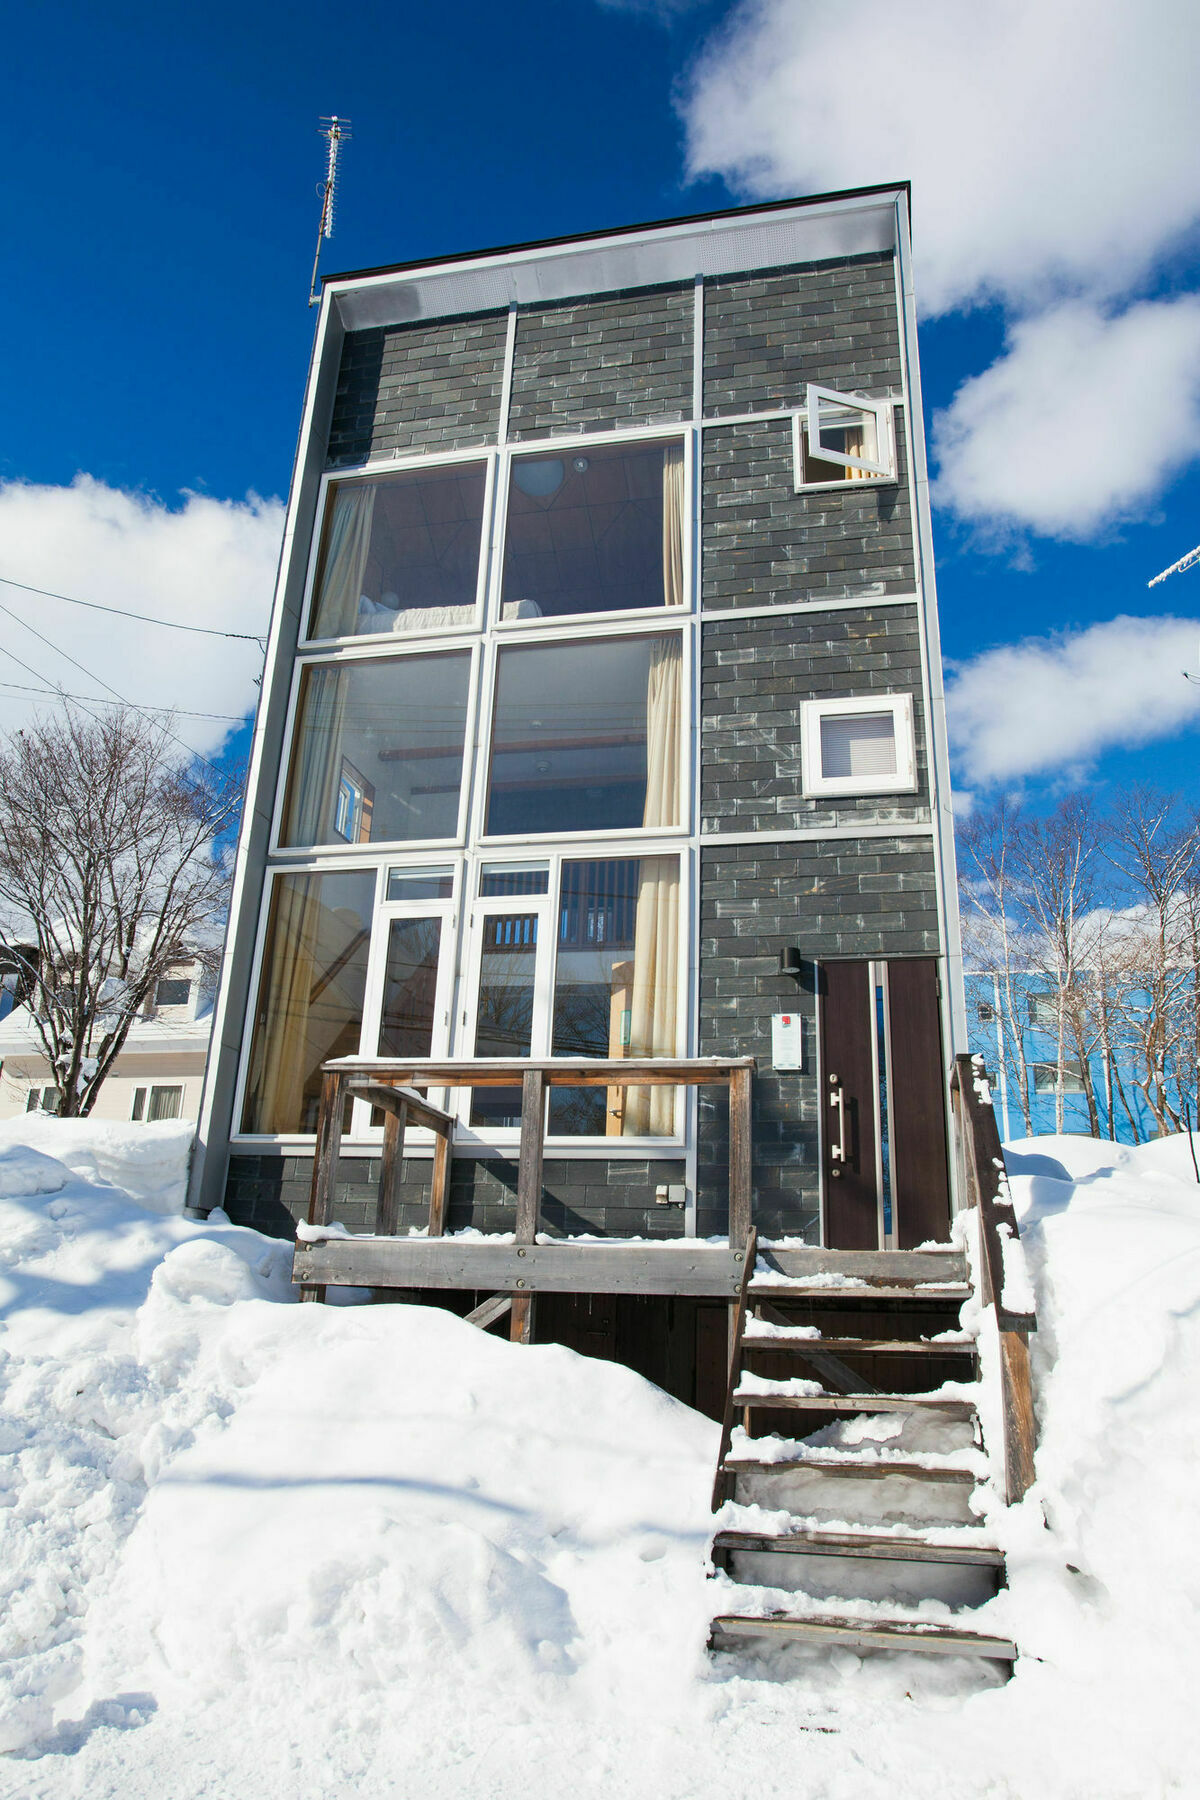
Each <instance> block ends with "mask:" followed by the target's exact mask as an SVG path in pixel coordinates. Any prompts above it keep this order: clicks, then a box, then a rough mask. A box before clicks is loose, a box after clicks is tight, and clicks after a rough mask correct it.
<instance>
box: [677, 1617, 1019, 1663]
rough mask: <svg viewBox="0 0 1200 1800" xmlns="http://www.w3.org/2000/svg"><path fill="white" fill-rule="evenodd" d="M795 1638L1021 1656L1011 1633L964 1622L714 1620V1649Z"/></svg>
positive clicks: (859, 1646) (1008, 1658)
mask: <svg viewBox="0 0 1200 1800" xmlns="http://www.w3.org/2000/svg"><path fill="white" fill-rule="evenodd" d="M754 1638H765V1639H768V1640H773V1641H775V1642H777V1643H778V1642H784V1641H789V1640H790V1641H792V1642H795V1643H806V1644H815V1645H820V1646H824V1647H827V1648H833V1647H834V1646H838V1645H844V1646H846V1647H847V1648H849V1649H852V1650H917V1651H920V1652H922V1653H924V1654H934V1655H940V1656H984V1657H990V1658H993V1659H995V1660H996V1661H997V1662H1009V1663H1011V1662H1015V1661H1016V1657H1017V1647H1016V1645H1015V1644H1014V1643H1013V1642H1012V1641H1011V1639H1009V1638H1003V1637H993V1636H991V1635H990V1634H989V1633H987V1632H982V1631H970V1630H966V1629H964V1628H963V1627H962V1626H960V1625H942V1624H933V1623H926V1622H925V1621H924V1620H910V1619H870V1620H868V1619H856V1618H853V1617H846V1618H839V1617H836V1616H834V1615H830V1614H825V1615H821V1616H819V1617H813V1616H811V1615H805V1614H803V1613H787V1612H775V1613H767V1614H764V1615H763V1616H761V1617H758V1616H755V1615H753V1614H741V1613H722V1614H720V1615H719V1616H718V1617H717V1618H715V1619H714V1620H713V1622H712V1636H711V1640H710V1641H711V1644H712V1647H713V1649H714V1650H728V1649H732V1648H733V1647H734V1646H735V1645H736V1644H738V1643H739V1642H743V1641H745V1640H748V1639H754Z"/></svg>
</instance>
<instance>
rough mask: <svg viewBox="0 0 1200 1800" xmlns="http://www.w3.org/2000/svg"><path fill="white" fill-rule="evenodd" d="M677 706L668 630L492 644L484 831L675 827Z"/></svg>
mask: <svg viewBox="0 0 1200 1800" xmlns="http://www.w3.org/2000/svg"><path fill="white" fill-rule="evenodd" d="M682 713H683V677H682V651H681V645H680V641H679V639H678V637H675V636H671V637H654V638H641V637H619V638H607V639H601V640H599V641H593V642H588V643H569V644H538V645H530V646H528V647H522V648H517V647H515V646H510V647H508V648H506V649H504V650H502V651H501V652H500V656H499V660H498V669H497V675H496V704H495V717H494V720H493V725H492V756H491V767H490V770H489V774H488V801H487V824H486V827H485V829H486V831H487V833H488V835H489V836H496V837H511V836H524V835H526V834H527V833H530V832H535V833H536V832H556V833H557V832H571V831H613V830H640V829H642V828H648V829H653V828H658V829H662V828H663V827H669V826H672V825H677V824H678V823H679V820H680V811H681V805H682V801H681V794H680V737H681V732H682V724H683V719H682Z"/></svg>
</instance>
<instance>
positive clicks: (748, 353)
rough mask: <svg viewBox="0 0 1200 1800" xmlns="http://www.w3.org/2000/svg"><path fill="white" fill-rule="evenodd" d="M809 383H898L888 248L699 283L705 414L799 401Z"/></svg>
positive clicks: (856, 387) (849, 386)
mask: <svg viewBox="0 0 1200 1800" xmlns="http://www.w3.org/2000/svg"><path fill="white" fill-rule="evenodd" d="M810 381H815V382H816V383H817V384H818V385H819V386H821V387H831V388H837V389H839V390H840V391H841V392H843V393H857V394H868V395H878V394H887V393H890V392H892V391H893V390H897V391H898V390H899V388H900V386H901V381H902V373H901V367H900V331H899V321H898V318H897V312H896V282H895V275H894V273H893V267H892V257H891V253H890V251H882V252H880V253H878V254H876V255H870V256H855V257H843V258H839V259H838V260H837V261H832V262H824V263H810V264H809V265H808V266H807V267H805V268H801V269H773V270H767V271H764V272H762V273H760V274H755V275H739V276H723V277H721V278H720V279H717V280H713V281H708V282H706V283H705V287H704V412H705V417H706V418H711V417H712V416H713V415H714V414H722V413H747V412H769V411H773V410H774V409H775V408H776V407H780V406H798V405H799V404H800V402H801V400H802V399H803V396H804V388H805V386H806V384H807V383H808V382H810Z"/></svg>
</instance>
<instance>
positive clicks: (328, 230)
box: [308, 113, 352, 306]
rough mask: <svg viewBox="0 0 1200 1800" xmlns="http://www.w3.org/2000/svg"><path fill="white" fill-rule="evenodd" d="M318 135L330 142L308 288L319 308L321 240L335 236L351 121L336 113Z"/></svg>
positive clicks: (320, 187) (310, 300)
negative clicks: (342, 156) (342, 157)
mask: <svg viewBox="0 0 1200 1800" xmlns="http://www.w3.org/2000/svg"><path fill="white" fill-rule="evenodd" d="M317 131H318V134H319V135H320V136H321V137H323V138H327V139H328V140H329V163H328V166H327V168H326V170H325V180H324V181H323V182H320V183H318V186H317V192H318V194H320V195H321V223H320V224H319V225H318V227H317V250H316V255H315V256H314V257H313V266H312V281H311V282H310V283H309V288H308V304H309V305H310V306H317V305H318V304H319V303H320V299H321V296H320V295H319V294H318V292H317V264H318V263H319V262H320V260H321V240H322V238H331V237H332V236H333V202H334V195H335V191H336V189H337V174H338V151H339V149H340V148H341V146H342V144H343V143H344V142H345V141H346V139H347V138H348V137H350V136H351V135H352V134H351V131H350V121H349V119H339V118H338V116H337V114H336V113H334V114H333V115H332V116H331V117H330V118H327V119H326V118H323V119H322V120H321V122H320V124H319V125H318V126H317Z"/></svg>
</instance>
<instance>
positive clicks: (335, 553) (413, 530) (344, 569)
mask: <svg viewBox="0 0 1200 1800" xmlns="http://www.w3.org/2000/svg"><path fill="white" fill-rule="evenodd" d="M486 488H487V477H486V466H485V464H483V463H481V462H473V463H450V464H445V465H442V466H439V467H434V468H428V469H405V470H402V471H400V472H398V473H396V474H394V475H377V476H374V477H371V478H370V479H368V480H365V481H339V482H334V483H332V484H331V485H330V489H329V496H328V500H327V502H326V507H325V528H324V533H323V537H322V543H321V553H320V558H319V561H318V567H317V577H316V583H315V595H314V600H313V609H312V623H311V627H310V636H311V637H314V638H334V637H359V636H363V635H365V634H371V635H376V634H380V633H385V632H386V633H392V632H411V631H447V630H454V629H455V628H461V627H463V626H469V625H471V624H473V623H474V621H475V616H476V606H477V604H478V590H479V564H480V556H479V547H480V542H481V534H482V530H483V511H484V496H485V492H486Z"/></svg>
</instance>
